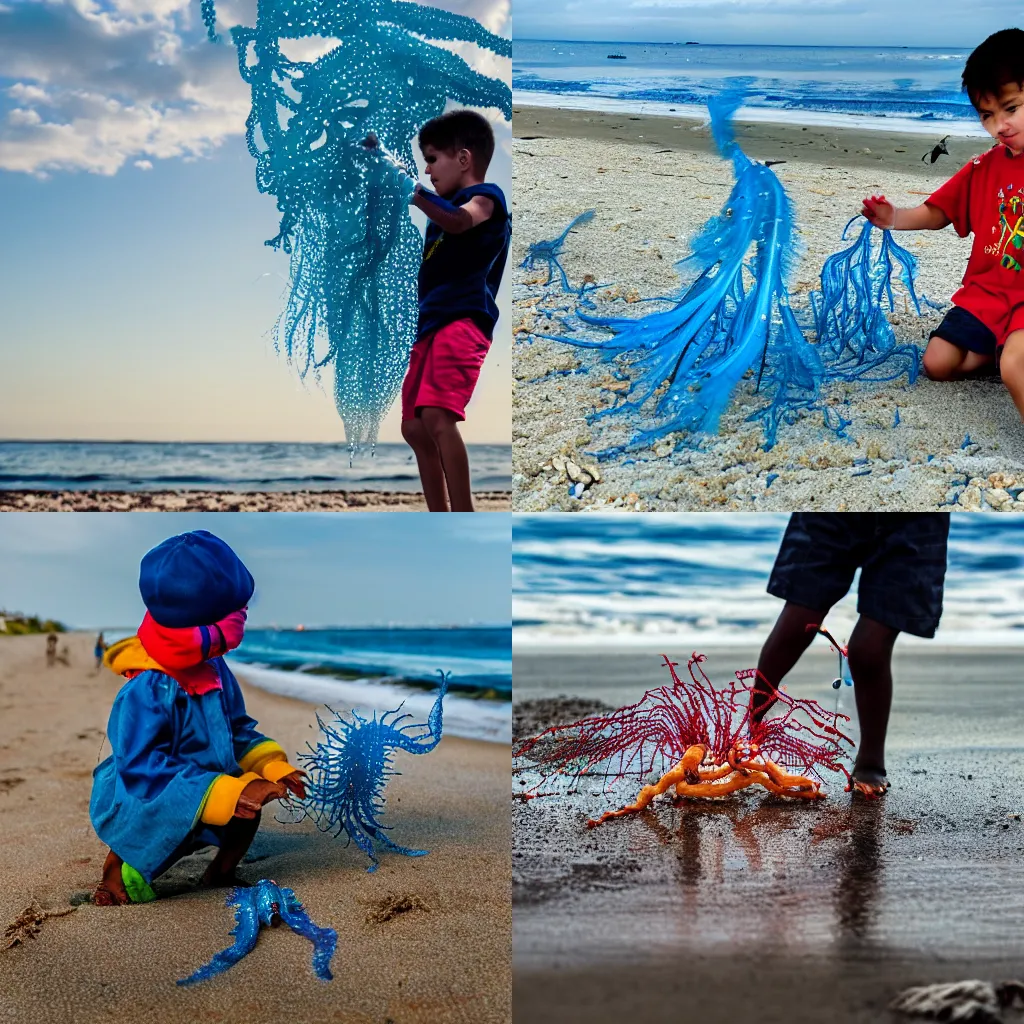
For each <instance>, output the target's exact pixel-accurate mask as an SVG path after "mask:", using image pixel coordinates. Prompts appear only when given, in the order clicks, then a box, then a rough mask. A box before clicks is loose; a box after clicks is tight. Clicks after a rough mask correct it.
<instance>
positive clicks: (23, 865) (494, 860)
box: [0, 634, 512, 1024]
mask: <svg viewBox="0 0 1024 1024" xmlns="http://www.w3.org/2000/svg"><path fill="white" fill-rule="evenodd" d="M61 643H62V645H63V644H64V643H66V644H67V645H68V648H69V660H70V665H69V666H64V665H61V664H58V665H56V666H54V667H53V668H47V667H46V666H45V658H44V647H45V637H43V636H28V637H12V638H4V637H0V712H2V714H0V822H2V826H3V836H4V842H3V843H2V844H0V918H2V920H3V922H4V923H5V925H6V923H7V922H10V921H13V920H14V919H15V918H17V917H18V915H20V914H21V912H22V911H23V910H25V908H26V907H28V906H29V905H30V904H32V903H33V902H34V901H35V902H36V903H37V904H38V905H39V906H40V907H42V908H44V909H47V910H51V911H54V912H56V913H57V914H60V913H61V912H63V911H67V910H69V908H70V905H71V904H70V901H72V899H73V898H74V897H75V896H76V894H81V893H83V892H85V891H88V890H89V889H91V888H92V887H93V886H94V885H95V883H96V881H97V879H98V877H99V873H100V867H101V865H102V862H103V857H104V855H105V852H106V851H105V848H104V847H103V846H102V844H101V843H100V841H99V840H98V839H97V837H96V836H95V834H94V833H93V831H92V828H91V826H90V823H89V817H88V804H89V794H90V788H91V781H92V779H91V775H92V770H93V768H94V767H95V765H96V763H97V762H98V761H99V760H100V759H101V758H102V757H105V756H106V755H107V754H108V753H109V750H110V748H109V744H107V743H106V742H105V735H104V730H105V727H106V721H107V715H108V713H109V710H110V705H111V702H112V700H113V698H114V695H115V694H116V692H117V689H118V679H117V678H116V677H115V676H113V675H112V674H110V673H109V672H107V671H106V670H103V671H102V673H101V674H98V675H97V674H96V673H95V672H94V669H93V659H92V656H91V654H92V637H91V636H85V635H81V634H70V635H67V636H66V637H63V638H62V640H61ZM242 688H243V691H244V693H245V699H246V706H247V710H248V712H249V713H250V714H251V715H252V716H253V717H254V718H256V719H257V720H258V721H259V722H260V726H261V728H262V729H263V730H264V731H265V732H266V733H267V734H268V735H270V736H273V737H274V738H275V739H277V740H278V741H279V742H280V743H282V745H283V746H284V747H285V748H286V749H287V750H288V751H290V752H297V751H298V750H299V749H300V748H302V747H303V746H304V744H305V742H306V741H307V740H309V739H310V738H311V737H312V735H313V734H312V733H311V732H310V730H309V726H310V724H311V723H314V717H313V715H314V711H315V710H316V708H315V706H314V705H311V704H305V703H302V702H299V701H294V700H289V699H286V698H283V697H277V696H274V695H271V694H267V693H265V692H262V691H260V690H258V689H255V688H252V687H250V686H248V685H246V683H245V681H244V679H243V680H242ZM508 758H509V753H508V748H507V747H505V746H502V745H499V744H488V743H479V742H473V741H468V740H460V739H456V738H446V739H444V740H442V742H441V744H440V745H439V746H438V748H437V749H436V750H435V751H433V752H432V753H431V754H429V755H426V756H422V757H416V758H413V757H411V756H408V755H402V754H399V755H398V758H397V764H396V767H397V768H398V770H399V771H401V772H404V773H405V774H402V775H399V776H396V777H395V778H394V779H393V780H392V781H391V782H390V783H389V786H388V791H387V792H388V800H387V810H386V813H385V818H384V820H385V821H386V823H388V824H389V825H393V826H394V831H393V832H392V833H391V834H392V836H393V838H394V839H395V840H396V841H397V842H399V843H403V844H405V845H411V846H416V847H421V848H425V849H428V850H429V851H430V853H429V855H428V856H426V857H422V858H409V857H398V856H392V855H385V856H383V857H382V861H381V866H380V868H379V869H378V870H377V872H376V873H375V874H368V873H367V872H366V870H365V868H366V859H365V858H364V857H363V856H362V855H361V854H360V853H359V852H358V851H357V850H356V848H355V847H354V846H345V843H344V840H343V839H342V840H338V839H335V838H333V837H331V836H329V835H323V834H321V833H319V832H318V831H317V830H316V829H315V827H314V826H312V825H311V824H309V823H304V824H301V825H283V824H279V823H277V822H275V821H274V820H273V818H274V813H273V808H274V807H275V806H276V805H274V804H271V805H269V806H268V808H267V809H266V810H265V811H264V815H263V823H262V826H261V828H260V831H259V833H258V835H257V837H256V840H255V842H254V844H253V846H252V848H251V850H250V854H249V857H248V858H247V860H246V861H245V862H243V864H242V866H241V869H240V874H241V875H242V876H243V877H245V878H246V879H248V880H251V881H255V880H256V879H258V878H263V877H269V878H273V879H275V880H276V881H277V882H279V883H280V884H282V885H287V886H289V887H291V888H293V889H294V890H295V892H296V893H297V895H298V897H299V899H301V900H302V901H303V903H304V904H305V906H306V908H307V910H308V912H309V914H310V917H311V918H312V919H313V920H314V921H315V922H316V923H317V924H318V925H320V926H329V927H332V928H334V929H335V930H336V931H337V932H338V948H337V952H336V954H335V956H334V960H333V962H332V968H333V971H334V980H333V981H332V982H330V983H329V984H325V983H323V982H320V981H318V980H317V978H316V977H315V976H314V974H313V972H312V969H311V966H310V958H311V952H312V946H311V945H310V944H309V943H308V942H307V941H306V940H305V939H303V938H301V937H300V936H297V935H294V934H292V933H291V932H289V931H288V930H287V929H285V928H281V929H276V930H273V931H271V930H269V929H264V930H263V931H262V933H261V935H260V938H259V942H258V944H257V946H256V949H255V950H253V952H252V953H251V954H249V956H247V957H246V958H245V959H244V960H243V961H242V962H241V963H239V964H238V965H236V966H235V967H233V968H231V970H229V971H228V972H227V973H226V974H223V975H219V976H218V977H216V978H214V979H212V980H210V981H207V982H203V983H202V984H199V985H197V986H195V987H190V988H178V987H177V986H176V985H175V980H176V979H178V978H182V977H185V976H187V975H189V974H191V973H192V972H193V971H194V970H195V969H196V968H198V967H199V966H200V965H201V964H203V963H205V962H207V961H208V960H209V959H210V957H211V956H212V955H213V953H215V952H216V951H217V950H220V949H222V948H224V947H226V946H228V945H230V943H231V938H230V936H229V932H230V931H231V928H232V927H233V926H234V919H233V912H232V910H230V909H228V908H226V907H225V906H224V898H225V894H226V893H225V891H224V890H217V891H203V890H197V889H195V888H194V887H193V883H194V882H195V880H196V879H198V877H199V876H200V875H201V873H202V870H203V868H204V866H205V863H206V860H208V858H209V854H208V853H206V854H203V853H200V854H196V855H194V856H193V857H190V858H188V859H186V860H185V861H182V862H181V863H180V864H179V865H178V866H177V867H176V868H175V869H173V870H172V871H171V872H168V873H167V874H166V875H165V876H164V878H163V879H162V881H161V882H159V883H158V884H157V885H156V888H157V890H158V893H161V892H162V894H163V895H164V896H165V897H166V898H161V899H159V900H157V901H156V902H155V903H150V904H145V905H140V906H130V907H124V908H100V907H94V906H92V905H89V904H84V905H80V906H78V907H77V909H75V910H73V911H72V912H70V913H68V914H66V916H53V917H48V918H47V919H45V920H43V922H42V926H41V931H40V932H39V934H38V935H37V936H36V937H35V938H27V939H26V940H25V941H24V942H23V943H21V944H19V945H16V946H14V947H13V948H10V949H7V950H4V949H3V946H4V945H5V944H6V941H5V940H4V941H0V991H2V992H3V993H4V998H3V1000H2V1001H0V1020H2V1021H11V1022H23V1021H30V1020H31V1021H38V1022H41V1024H43V1022H46V1024H48V1022H53V1024H77V1022H81V1024H94V1022H96V1021H100V1020H118V1021H122V1022H131V1024H135V1022H150V1021H159V1022H160V1024H172V1022H176V1021H180V1022H189V1024H191V1022H194V1021H198V1020H203V1021H207V1020H209V1021H221V1022H228V1024H233V1022H238V1024H242V1022H245V1024H271V1022H273V1024H278V1022H280V1021H294V1022H296V1024H312V1022H314V1021H316V1022H320V1021H324V1022H326V1021H339V1022H344V1024H385V1022H387V1021H391V1022H393V1024H435V1022H465V1024H480V1022H494V1024H506V1022H508V1021H509V1020H510V1019H511V1014H512V1009H511V994H510V985H511V981H510V979H511V964H510V931H511V909H510V903H509V884H510V883H509V847H510V834H509V833H510V828H509V815H508V811H507V809H506V806H507V805H506V804H505V800H506V799H507V796H506V794H507V792H508V777H509V776H508V773H509V767H508V765H509V760H508ZM268 811H269V812H270V813H268ZM175 893H176V894H175ZM407 897H408V899H406V898H407ZM396 903H397V904H398V905H399V906H401V905H403V904H404V905H407V906H411V907H412V909H409V910H407V911H405V912H402V911H399V912H398V913H394V912H393V911H391V912H389V911H388V909H387V908H388V907H389V906H390V907H393V906H394V905H395V904H396ZM381 917H383V918H387V919H386V920H384V921H383V922H382V923H376V922H377V919H379V918H381Z"/></svg>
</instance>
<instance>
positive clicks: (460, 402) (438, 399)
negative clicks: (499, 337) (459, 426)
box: [402, 319, 491, 420]
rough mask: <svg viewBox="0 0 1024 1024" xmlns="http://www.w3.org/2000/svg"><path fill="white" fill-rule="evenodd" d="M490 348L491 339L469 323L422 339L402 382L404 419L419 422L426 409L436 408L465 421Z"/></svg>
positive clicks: (441, 330)
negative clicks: (420, 414)
mask: <svg viewBox="0 0 1024 1024" xmlns="http://www.w3.org/2000/svg"><path fill="white" fill-rule="evenodd" d="M490 347H491V341H490V339H489V338H488V337H487V335H485V334H484V332H483V331H481V330H480V328H479V327H477V325H476V324H475V323H474V322H473V321H472V320H468V319H467V320H456V321H455V322H454V323H451V324H445V326H444V327H441V328H439V329H438V330H436V331H433V332H432V333H430V334H426V335H424V336H423V337H422V338H420V339H419V341H417V342H416V344H415V345H413V347H412V352H410V353H409V370H408V372H407V373H406V375H405V380H404V381H403V382H402V419H403V420H411V419H415V418H416V416H417V415H418V414H419V410H420V409H422V408H423V406H425V405H432V406H436V407H437V408H439V409H448V410H449V411H450V412H453V413H455V415H456V416H458V418H459V419H460V420H464V419H465V418H466V405H467V404H468V402H469V400H470V399H471V398H472V397H473V389H474V388H475V387H476V382H477V378H478V377H479V376H480V367H481V366H483V365H484V357H485V356H486V355H487V351H488V349H489V348H490Z"/></svg>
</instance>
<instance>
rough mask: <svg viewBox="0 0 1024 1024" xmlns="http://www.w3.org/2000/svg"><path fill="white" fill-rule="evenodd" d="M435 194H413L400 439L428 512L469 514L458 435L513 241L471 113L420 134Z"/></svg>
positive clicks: (486, 131)
mask: <svg viewBox="0 0 1024 1024" xmlns="http://www.w3.org/2000/svg"><path fill="white" fill-rule="evenodd" d="M419 144H420V150H421V151H422V152H423V157H424V159H425V160H426V163H427V174H429V175H430V180H431V183H432V184H433V186H434V188H435V189H436V190H437V192H436V194H435V193H433V192H430V191H428V190H427V189H424V188H423V187H422V186H421V185H417V186H416V192H415V193H414V194H413V197H412V200H411V202H412V203H413V205H414V206H416V207H418V208H419V209H420V210H422V211H423V212H424V213H425V214H426V215H427V217H428V219H429V222H428V224H427V236H426V239H425V241H424V246H423V262H422V264H421V266H420V275H419V299H420V312H419V326H418V328H417V332H416V344H415V345H413V347H412V352H411V353H410V356H409V369H408V371H407V373H406V376H405V381H404V382H403V384H402V437H404V438H405V440H406V441H407V442H408V443H409V446H410V447H411V448H412V450H413V452H415V454H416V464H417V467H418V469H419V474H420V481H421V483H422V484H423V496H424V498H425V499H426V502H427V508H428V509H429V510H430V511H431V512H447V511H449V510H450V511H452V512H472V511H473V489H472V486H471V483H470V475H469V455H468V454H467V452H466V446H465V444H464V443H463V440H462V435H461V434H460V433H459V426H458V425H459V421H460V420H464V419H465V418H466V405H467V403H468V402H469V400H470V398H471V397H472V396H473V390H474V388H475V387H476V382H477V378H478V377H479V375H480V368H481V367H482V366H483V363H484V358H485V357H486V355H487V352H488V350H489V349H490V347H491V339H492V336H493V333H494V325H495V323H496V322H497V319H498V303H497V295H498V286H499V284H500V283H501V276H502V273H503V271H504V269H505V261H506V260H507V258H508V249H509V241H510V239H511V236H512V228H511V221H510V218H509V211H508V205H507V203H506V201H505V194H504V193H503V192H502V190H501V189H500V188H498V186H497V185H494V184H491V183H490V182H485V181H484V177H485V176H486V174H487V168H488V166H489V165H490V162H491V157H492V156H493V154H494V132H493V131H491V126H490V125H489V124H488V123H487V119H486V118H484V117H482V116H481V115H480V114H477V113H474V112H473V111H471V110H452V111H449V113H447V114H444V115H443V116H441V117H438V118H435V119H434V120H432V121H428V122H427V123H426V124H425V125H424V126H423V128H422V129H421V130H420V135H419Z"/></svg>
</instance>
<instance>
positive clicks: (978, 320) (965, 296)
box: [861, 28, 1024, 418]
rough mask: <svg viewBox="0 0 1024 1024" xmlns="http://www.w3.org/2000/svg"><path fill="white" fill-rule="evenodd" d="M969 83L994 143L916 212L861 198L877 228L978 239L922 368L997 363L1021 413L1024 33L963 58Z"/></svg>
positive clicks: (951, 375)
mask: <svg viewBox="0 0 1024 1024" xmlns="http://www.w3.org/2000/svg"><path fill="white" fill-rule="evenodd" d="M963 87H964V90H965V91H966V93H967V95H968V96H969V97H970V100H971V103H972V104H973V105H974V109H975V110H977V112H978V117H979V118H980V119H981V124H982V127H983V128H984V129H985V130H986V131H987V132H988V133H989V135H991V136H992V138H994V139H996V140H997V143H998V144H997V145H995V146H993V147H992V148H991V149H990V150H988V152H986V153H983V154H982V155H981V156H979V157H975V158H974V159H973V160H971V162H970V163H968V164H967V165H966V166H965V167H962V168H961V169H960V170H959V171H957V173H956V174H954V175H953V177H952V178H950V179H949V181H947V182H946V184H945V185H943V186H942V187H941V188H939V189H937V190H936V191H935V192H934V193H932V195H930V196H929V197H928V198H927V199H926V200H925V201H924V202H923V203H922V204H921V205H920V206H917V207H914V208H913V209H896V207H894V206H893V204H892V203H890V202H889V201H888V200H887V199H886V198H885V196H870V197H869V198H867V199H865V200H864V206H863V209H862V210H861V212H862V213H863V215H864V216H865V217H866V218H867V219H868V220H869V221H871V223H872V224H874V225H875V227H879V228H883V229H888V230H898V231H917V230H922V229H924V230H939V229H940V228H944V227H945V226H946V225H947V224H952V225H953V228H954V230H955V231H956V233H957V234H958V235H960V237H961V238H963V237H965V236H966V235H968V234H969V233H970V232H972V231H973V232H974V245H973V247H972V249H971V255H970V259H969V260H968V262H967V271H966V272H965V274H964V278H963V284H962V286H961V287H960V289H959V290H958V291H957V292H956V293H955V294H954V295H953V299H952V301H953V308H952V309H951V310H950V311H949V312H948V313H947V314H946V315H945V317H943V320H942V323H940V324H939V326H938V327H937V328H936V329H935V330H934V331H932V334H931V337H930V338H929V339H928V347H927V348H926V349H925V353H924V370H925V373H927V374H928V376H929V377H931V379H932V380H957V379H959V378H961V377H964V376H966V375H968V374H970V373H972V372H973V371H975V370H978V369H980V368H981V367H982V366H984V365H985V364H987V363H991V362H992V361H993V360H995V361H996V364H997V365H998V367H999V372H1000V375H1001V376H1002V378H1003V382H1004V383H1005V384H1006V387H1007V389H1008V390H1009V392H1010V394H1011V395H1012V396H1013V400H1014V403H1015V404H1016V406H1017V409H1018V411H1019V412H1020V414H1021V417H1022V418H1024V155H1022V154H1024V30H1021V29H1019V28H1009V29H1004V30H1003V31H1002V32H996V33H995V34H994V35H991V36H989V37H988V39H986V40H985V41H984V42H983V43H982V44H981V45H980V46H979V47H978V48H977V49H976V50H975V51H974V52H973V53H972V54H971V55H970V57H968V58H967V63H966V64H965V65H964V72H963Z"/></svg>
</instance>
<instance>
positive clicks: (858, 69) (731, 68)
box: [512, 40, 977, 124]
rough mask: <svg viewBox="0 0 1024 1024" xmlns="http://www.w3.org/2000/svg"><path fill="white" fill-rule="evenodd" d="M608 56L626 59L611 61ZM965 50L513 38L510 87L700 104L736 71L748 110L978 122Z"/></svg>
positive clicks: (629, 100) (734, 76) (632, 101)
mask: <svg viewBox="0 0 1024 1024" xmlns="http://www.w3.org/2000/svg"><path fill="white" fill-rule="evenodd" d="M610 53H617V54H621V55H622V56H623V57H624V58H625V59H623V60H616V61H609V60H608V59H607V58H608V55H609V54H610ZM966 57H967V53H966V52H965V51H963V50H949V51H942V50H935V49H921V50H914V49H910V48H907V47H893V48H888V49H878V48H875V47H863V48H858V47H778V46H700V45H695V46H673V45H665V44H651V43H647V44H644V43H633V44H629V43H624V44H620V43H599V44H596V43H577V42H564V41H562V42H552V41H541V40H537V41H531V40H524V41H519V40H517V41H516V46H515V52H514V55H513V66H512V87H513V90H514V91H515V92H516V93H518V94H520V95H522V94H529V93H535V94H540V93H544V94H547V95H555V96H559V95H561V96H575V97H590V98H591V99H608V100H617V101H624V102H627V103H629V104H642V103H656V104H663V105H670V104H674V105H677V106H680V107H703V106H704V105H705V104H706V103H707V100H708V97H709V96H711V95H713V94H714V93H716V92H718V91H720V90H721V88H722V87H723V86H725V85H728V84H730V83H733V82H735V81H736V80H737V79H738V78H739V77H742V78H743V79H744V80H745V82H746V84H747V88H748V98H747V100H746V101H745V105H746V106H747V107H751V108H763V109H768V110H780V111H782V110H785V111H787V112H790V113H793V114H795V115H797V117H796V121H797V122H799V113H800V112H801V111H802V112H806V113H814V114H819V115H820V114H834V115H840V116H851V115H855V116H858V117H865V116H867V117H879V118H910V119H915V120H936V121H946V122H959V123H972V124H977V116H976V114H975V111H974V109H973V107H972V106H971V104H970V101H969V100H968V99H967V97H966V95H965V94H964V93H963V91H962V89H961V84H960V70H961V68H962V65H963V62H964V60H965V59H966Z"/></svg>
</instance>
